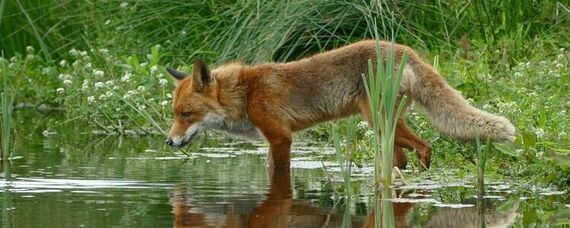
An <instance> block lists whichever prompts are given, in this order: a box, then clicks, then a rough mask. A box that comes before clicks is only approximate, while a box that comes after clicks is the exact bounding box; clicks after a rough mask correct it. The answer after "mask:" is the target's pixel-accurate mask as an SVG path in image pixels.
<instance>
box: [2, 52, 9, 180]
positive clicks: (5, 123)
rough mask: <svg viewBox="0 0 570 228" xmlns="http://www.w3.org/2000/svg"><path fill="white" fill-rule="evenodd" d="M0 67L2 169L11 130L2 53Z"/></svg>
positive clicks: (6, 164)
mask: <svg viewBox="0 0 570 228" xmlns="http://www.w3.org/2000/svg"><path fill="white" fill-rule="evenodd" d="M1 57H2V58H1V63H0V64H2V65H1V66H2V68H1V69H0V71H2V153H1V157H2V169H6V168H7V166H8V159H9V157H10V140H11V130H12V110H11V108H12V102H11V100H10V93H9V85H8V76H7V74H6V71H7V69H8V68H7V67H6V60H5V59H4V55H3V54H2V56H1Z"/></svg>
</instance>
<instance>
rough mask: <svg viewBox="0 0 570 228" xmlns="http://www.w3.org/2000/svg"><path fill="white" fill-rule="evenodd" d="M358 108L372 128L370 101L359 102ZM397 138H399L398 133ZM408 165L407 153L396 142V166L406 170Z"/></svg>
mask: <svg viewBox="0 0 570 228" xmlns="http://www.w3.org/2000/svg"><path fill="white" fill-rule="evenodd" d="M358 107H359V108H360V111H361V112H362V116H363V117H364V119H365V120H366V121H367V122H368V124H369V125H370V126H372V116H371V114H370V105H369V104H368V100H366V99H363V101H361V102H359V104H358ZM396 132H398V129H396ZM396 137H398V134H397V133H396ZM407 164H408V157H407V156H406V153H404V150H403V148H402V146H400V145H399V144H397V143H395V142H394V166H395V167H398V168H400V169H405V168H406V165H407Z"/></svg>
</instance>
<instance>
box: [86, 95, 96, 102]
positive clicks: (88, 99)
mask: <svg viewBox="0 0 570 228" xmlns="http://www.w3.org/2000/svg"><path fill="white" fill-rule="evenodd" d="M87 102H89V103H93V102H95V97H94V96H89V97H87Z"/></svg>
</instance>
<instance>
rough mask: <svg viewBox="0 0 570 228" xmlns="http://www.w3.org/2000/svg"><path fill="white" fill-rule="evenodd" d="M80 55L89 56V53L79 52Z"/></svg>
mask: <svg viewBox="0 0 570 228" xmlns="http://www.w3.org/2000/svg"><path fill="white" fill-rule="evenodd" d="M79 55H81V56H86V55H87V51H80V52H79Z"/></svg>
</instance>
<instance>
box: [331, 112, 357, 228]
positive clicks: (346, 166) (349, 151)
mask: <svg viewBox="0 0 570 228" xmlns="http://www.w3.org/2000/svg"><path fill="white" fill-rule="evenodd" d="M357 123H358V119H356V118H350V119H349V120H348V121H347V124H346V126H347V130H346V134H345V135H344V136H345V137H344V140H343V139H341V137H340V136H339V127H338V125H337V124H333V125H332V128H331V135H332V139H333V145H334V149H335V154H336V157H337V161H338V163H339V166H340V170H341V173H342V177H343V182H344V189H345V194H346V195H345V197H346V200H345V209H344V214H343V219H342V224H341V226H342V227H351V219H350V217H351V214H352V213H351V210H350V205H351V203H352V187H351V175H352V158H353V156H354V153H355V152H356V143H357V140H358V139H357V134H356V125H357Z"/></svg>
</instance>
